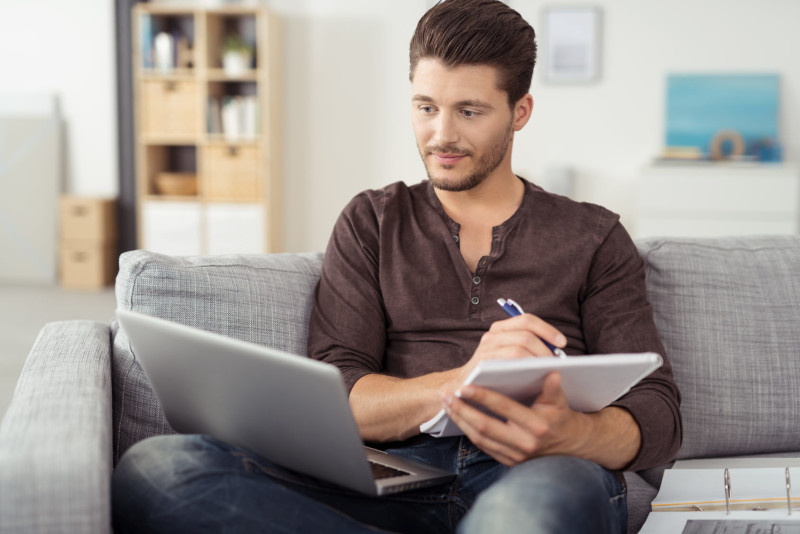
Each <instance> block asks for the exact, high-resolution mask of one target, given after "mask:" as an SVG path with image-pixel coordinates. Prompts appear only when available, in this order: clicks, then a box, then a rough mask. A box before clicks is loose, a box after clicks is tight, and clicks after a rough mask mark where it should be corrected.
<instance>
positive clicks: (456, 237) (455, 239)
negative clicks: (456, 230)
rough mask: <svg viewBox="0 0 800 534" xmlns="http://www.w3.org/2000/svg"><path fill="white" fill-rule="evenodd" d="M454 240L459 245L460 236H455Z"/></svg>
mask: <svg viewBox="0 0 800 534" xmlns="http://www.w3.org/2000/svg"><path fill="white" fill-rule="evenodd" d="M453 240H454V241H455V242H456V243H458V236H457V235H454V236H453Z"/></svg>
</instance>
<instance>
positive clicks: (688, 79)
mask: <svg viewBox="0 0 800 534" xmlns="http://www.w3.org/2000/svg"><path fill="white" fill-rule="evenodd" d="M779 108H780V76H779V75H777V74H671V75H668V77H667V120H666V123H667V131H666V134H667V135H666V144H667V146H668V147H697V148H699V149H700V150H702V152H703V153H704V154H705V155H708V154H709V153H710V152H711V151H712V140H714V137H715V136H716V135H717V134H720V133H721V132H727V133H728V134H731V133H733V135H736V134H738V135H739V136H741V139H742V140H743V141H744V147H745V148H744V154H745V155H747V156H752V157H753V159H760V160H764V161H775V160H779V159H780V154H779V145H778V143H779V138H778V114H779Z"/></svg>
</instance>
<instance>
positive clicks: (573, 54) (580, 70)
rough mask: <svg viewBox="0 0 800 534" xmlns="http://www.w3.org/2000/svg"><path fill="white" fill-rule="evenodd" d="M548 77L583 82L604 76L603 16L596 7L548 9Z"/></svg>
mask: <svg viewBox="0 0 800 534" xmlns="http://www.w3.org/2000/svg"><path fill="white" fill-rule="evenodd" d="M544 13H545V44H544V52H545V79H546V80H547V81H548V82H555V83H581V82H591V81H595V80H599V79H600V16H601V12H600V9H599V8H596V7H567V6H564V7H561V6H559V7H549V8H546V9H545V12H544Z"/></svg>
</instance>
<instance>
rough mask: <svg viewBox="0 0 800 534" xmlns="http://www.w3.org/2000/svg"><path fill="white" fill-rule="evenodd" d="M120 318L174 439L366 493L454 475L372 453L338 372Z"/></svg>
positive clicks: (176, 327) (173, 327)
mask: <svg viewBox="0 0 800 534" xmlns="http://www.w3.org/2000/svg"><path fill="white" fill-rule="evenodd" d="M117 317H118V318H119V322H120V324H121V325H122V328H123V329H124V330H125V332H126V333H127V335H128V338H129V339H130V342H131V346H132V348H133V352H134V354H135V355H136V359H137V360H138V361H139V363H140V365H141V366H142V369H143V370H144V372H145V375H146V376H147V378H148V380H150V383H151V385H152V386H153V389H154V390H155V393H156V395H157V396H158V399H159V401H160V402H161V406H162V408H163V409H164V414H165V415H166V417H167V421H169V423H170V424H171V425H172V428H174V429H175V430H176V431H177V432H181V433H192V434H208V435H211V436H213V437H215V438H217V439H220V440H223V441H225V442H227V443H230V444H232V445H236V446H240V447H244V448H246V449H248V450H251V451H253V452H255V453H257V454H259V455H261V456H263V457H264V458H266V459H267V460H270V461H272V462H274V463H276V464H278V465H281V466H283V467H286V468H289V469H292V470H294V471H298V472H300V473H304V474H306V475H310V476H313V477H316V478H319V479H322V480H325V481H328V482H332V483H334V484H338V485H340V486H344V487H346V488H350V489H353V490H356V491H359V492H362V493H365V494H368V495H388V494H391V493H397V492H400V491H405V490H409V489H415V488H421V487H425V486H433V485H436V484H442V483H445V482H449V481H450V480H452V479H453V478H454V477H455V475H454V474H452V473H449V472H447V471H443V470H441V469H438V468H434V467H430V466H426V465H423V464H421V463H418V462H414V461H411V460H407V459H405V458H401V457H399V456H396V455H392V454H387V453H385V452H383V451H379V450H376V449H372V448H369V447H365V446H364V444H363V442H362V441H361V438H360V436H359V433H358V428H357V427H356V422H355V419H354V418H353V414H352V412H351V411H350V405H349V403H348V399H347V391H346V389H345V385H344V380H343V379H342V376H341V374H340V373H339V370H338V369H337V368H336V367H334V366H333V365H330V364H326V363H323V362H319V361H316V360H313V359H310V358H305V357H300V356H296V355H293V354H288V353H285V352H281V351H278V350H273V349H269V348H266V347H262V346H260V345H256V344H253V343H247V342H244V341H239V340H236V339H232V338H229V337H225V336H221V335H217V334H212V333H210V332H206V331H204V330H199V329H196V328H191V327H188V326H184V325H181V324H178V323H174V322H171V321H166V320H163V319H157V318H154V317H149V316H147V315H142V314H140V313H136V312H132V311H129V310H123V309H118V310H117Z"/></svg>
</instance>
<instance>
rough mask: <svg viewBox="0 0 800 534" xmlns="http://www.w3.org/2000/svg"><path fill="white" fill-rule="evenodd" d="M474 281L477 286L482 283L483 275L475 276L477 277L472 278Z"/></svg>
mask: <svg viewBox="0 0 800 534" xmlns="http://www.w3.org/2000/svg"><path fill="white" fill-rule="evenodd" d="M472 283H473V284H475V285H476V286H477V285H478V284H480V283H481V277H480V276H475V277H474V278H473V279H472Z"/></svg>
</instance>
